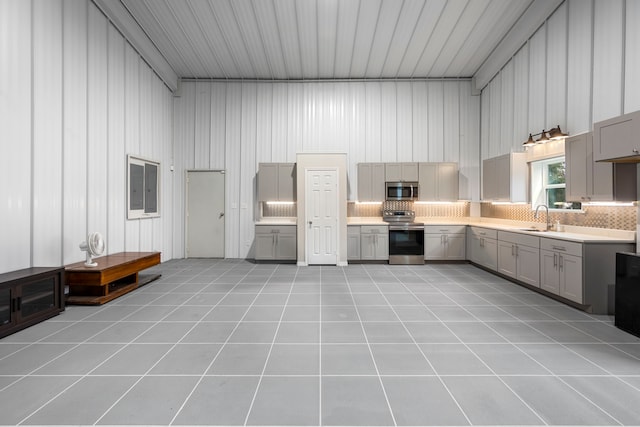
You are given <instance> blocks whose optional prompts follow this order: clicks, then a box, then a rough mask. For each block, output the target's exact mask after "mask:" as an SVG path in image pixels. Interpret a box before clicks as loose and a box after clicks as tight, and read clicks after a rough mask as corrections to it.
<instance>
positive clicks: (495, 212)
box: [480, 203, 638, 231]
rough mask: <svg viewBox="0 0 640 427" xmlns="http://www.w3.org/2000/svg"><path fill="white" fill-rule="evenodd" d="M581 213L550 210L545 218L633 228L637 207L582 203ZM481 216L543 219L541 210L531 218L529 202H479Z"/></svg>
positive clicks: (530, 220)
mask: <svg viewBox="0 0 640 427" xmlns="http://www.w3.org/2000/svg"><path fill="white" fill-rule="evenodd" d="M582 209H583V211H582V212H566V213H565V212H551V213H550V214H549V219H550V220H551V223H552V224H554V223H555V222H556V221H560V224H564V225H575V226H579V227H595V228H612V229H616V230H628V231H635V230H636V227H637V219H638V216H637V215H638V213H637V210H638V208H637V207H636V206H583V208H582ZM480 211H481V216H482V217H485V218H498V219H511V220H516V221H527V222H538V223H544V222H546V220H547V219H546V216H545V215H546V213H544V212H543V211H542V210H541V212H542V213H541V214H540V215H538V219H536V218H534V217H533V215H534V211H533V210H532V209H531V205H530V204H527V205H492V204H491V203H482V204H481V207H480Z"/></svg>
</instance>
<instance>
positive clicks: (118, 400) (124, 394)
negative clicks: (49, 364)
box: [87, 267, 251, 425]
mask: <svg viewBox="0 0 640 427" xmlns="http://www.w3.org/2000/svg"><path fill="white" fill-rule="evenodd" d="M210 268H211V267H209V269H210ZM233 268H235V267H231V268H229V269H228V270H227V271H229V270H233ZM250 271H251V270H250ZM250 271H249V272H250ZM249 272H247V274H249ZM200 274H202V273H200ZM245 276H246V275H245ZM238 283H239V281H238ZM236 286H237V284H236ZM234 288H235V286H234V287H233V288H232V289H230V290H229V291H228V292H227V294H226V295H229V294H230V293H231V292H232V290H233V289H234ZM198 294H199V293H198V292H196V293H195V294H193V296H195V295H198ZM226 295H225V296H226ZM193 296H192V297H193ZM189 299H191V298H189ZM222 299H224V297H223V298H222ZM222 299H221V300H220V301H222ZM187 301H188V300H187ZM187 301H184V302H183V303H181V304H179V305H177V306H176V308H175V309H173V310H171V311H170V312H169V313H167V314H166V315H165V316H163V317H162V319H160V320H158V321H157V322H155V324H154V326H156V325H158V324H160V323H161V322H162V321H163V320H164V319H166V318H167V317H168V316H170V315H171V314H172V313H174V312H175V311H176V310H177V309H178V308H180V307H182V306H183V305H184V304H185V303H186V302H187ZM220 301H218V303H216V305H214V307H212V309H211V310H213V308H215V307H216V306H217V305H218V304H219V303H220ZM197 324H198V323H197V322H196V323H195V324H194V326H193V327H192V328H190V329H189V331H191V330H193V328H194V327H195V326H196V325H197ZM145 332H146V331H145ZM145 332H143V333H142V334H140V335H138V336H137V337H135V338H134V339H133V340H132V341H131V342H130V343H129V344H127V345H126V346H125V347H127V346H128V345H131V344H133V343H134V341H135V340H136V339H137V338H139V337H140V336H142V335H143V334H144V333H145ZM187 333H188V332H187ZM185 335H186V334H185ZM185 335H183V336H182V338H184V336H185ZM182 338H181V339H182ZM179 341H180V340H177V341H176V343H174V344H173V345H172V346H171V347H170V348H169V349H168V350H167V351H166V352H165V353H164V354H163V355H162V356H161V357H160V358H159V359H158V360H157V361H156V362H155V363H154V364H153V365H151V366H150V367H149V368H148V369H147V371H146V372H145V373H143V374H142V375H140V376H139V378H138V380H137V381H135V382H134V383H133V384H132V385H131V386H130V387H129V388H128V389H127V390H126V391H125V392H124V393H123V394H122V396H120V397H119V398H118V399H116V401H115V402H114V403H113V404H112V405H111V406H109V408H108V409H107V410H106V411H104V412H103V414H102V415H101V416H100V417H99V418H98V419H97V420H96V421H95V422H94V425H96V424H98V423H99V422H100V420H102V418H104V417H105V416H106V415H107V414H108V413H109V411H111V409H113V408H114V407H115V406H116V405H117V404H118V403H119V402H120V401H122V400H123V399H124V398H125V396H126V395H127V394H129V392H130V391H131V390H133V388H134V387H135V386H136V385H138V384H139V383H140V382H141V381H142V380H143V379H144V378H145V377H146V376H147V374H149V373H150V372H151V370H153V368H155V367H156V366H157V365H158V363H160V361H162V360H163V359H164V358H165V357H166V355H167V354H168V353H169V352H170V351H171V350H172V349H174V348H175V347H176V346H177V345H178V342H179ZM123 348H124V347H123ZM112 357H113V356H112ZM110 359H111V357H110V358H108V359H106V360H105V361H103V362H102V363H101V364H100V365H98V366H96V367H95V368H94V369H93V370H92V371H90V372H89V373H88V374H87V376H89V375H90V374H91V372H93V371H95V370H96V369H98V368H99V367H100V366H101V365H103V364H104V363H106V362H107V361H108V360H110Z"/></svg>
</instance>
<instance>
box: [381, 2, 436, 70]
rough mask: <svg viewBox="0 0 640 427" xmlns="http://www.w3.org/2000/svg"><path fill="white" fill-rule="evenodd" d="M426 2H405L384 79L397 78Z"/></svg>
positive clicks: (384, 68)
mask: <svg viewBox="0 0 640 427" xmlns="http://www.w3.org/2000/svg"><path fill="white" fill-rule="evenodd" d="M425 5H426V2H425V1H424V0H404V4H403V6H402V10H401V11H400V16H399V17H398V23H397V25H396V29H395V32H394V34H393V39H392V40H391V45H390V46H389V52H388V54H387V57H386V59H385V63H384V67H383V68H382V73H381V74H382V76H383V77H396V76H397V75H398V68H399V67H400V64H401V63H402V59H403V58H404V57H405V55H406V54H407V49H408V47H409V42H410V41H411V38H412V37H413V35H414V34H415V32H416V31H417V27H416V26H417V24H418V20H419V19H420V15H421V14H422V11H423V10H424V8H425Z"/></svg>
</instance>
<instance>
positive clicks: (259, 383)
mask: <svg viewBox="0 0 640 427" xmlns="http://www.w3.org/2000/svg"><path fill="white" fill-rule="evenodd" d="M297 271H298V270H296V276H297ZM293 283H295V277H294V281H293ZM293 283H292V284H291V288H290V289H289V295H288V296H287V299H286V301H285V302H284V305H283V306H282V312H281V313H280V321H279V322H278V325H277V326H276V330H275V332H274V334H273V339H272V340H271V345H270V346H269V351H268V352H267V357H266V359H265V361H264V365H263V366H262V371H261V373H260V377H259V378H258V383H257V384H256V389H255V390H254V392H253V396H252V398H251V403H250V404H249V408H248V410H247V414H246V415H245V418H244V423H243V425H245V426H246V425H247V422H248V421H249V416H250V415H251V411H252V410H253V405H254V403H255V400H256V397H257V396H258V391H259V390H260V385H261V384H262V379H263V378H264V375H265V372H266V370H267V365H268V364H269V359H270V358H271V352H272V351H273V346H274V344H275V341H276V339H277V336H278V332H279V330H280V325H281V324H282V318H283V317H284V313H285V311H286V308H287V302H288V301H289V298H291V289H293V286H294V285H293ZM185 403H186V401H185ZM178 413H179V412H178ZM176 416H177V414H176ZM174 419H175V417H174ZM172 423H173V420H172V422H171V424H172Z"/></svg>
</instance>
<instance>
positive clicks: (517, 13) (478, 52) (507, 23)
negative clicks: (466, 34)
mask: <svg viewBox="0 0 640 427" xmlns="http://www.w3.org/2000/svg"><path fill="white" fill-rule="evenodd" d="M533 1H534V0H492V2H491V4H490V5H489V8H488V9H487V13H486V14H485V15H486V17H483V18H484V19H481V21H480V22H479V25H477V26H476V28H475V31H474V34H473V37H472V39H479V40H481V41H482V43H481V44H480V45H479V46H478V47H477V48H476V49H474V50H472V51H468V52H467V54H466V56H467V64H466V66H465V67H464V68H463V69H462V71H461V73H465V74H466V75H468V76H471V75H474V74H475V73H476V71H478V69H479V68H480V66H481V65H482V64H483V63H484V61H485V60H486V59H487V58H488V57H489V55H491V52H493V50H494V49H495V47H496V46H497V45H498V44H499V43H500V42H501V41H502V39H503V37H504V36H505V35H506V34H507V33H508V32H509V30H510V29H511V27H512V26H513V23H514V22H516V21H517V20H518V18H520V17H521V16H522V14H523V13H524V12H525V11H526V10H527V8H528V7H529V6H530V5H531V3H532V2H533ZM514 54H515V52H514Z"/></svg>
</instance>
